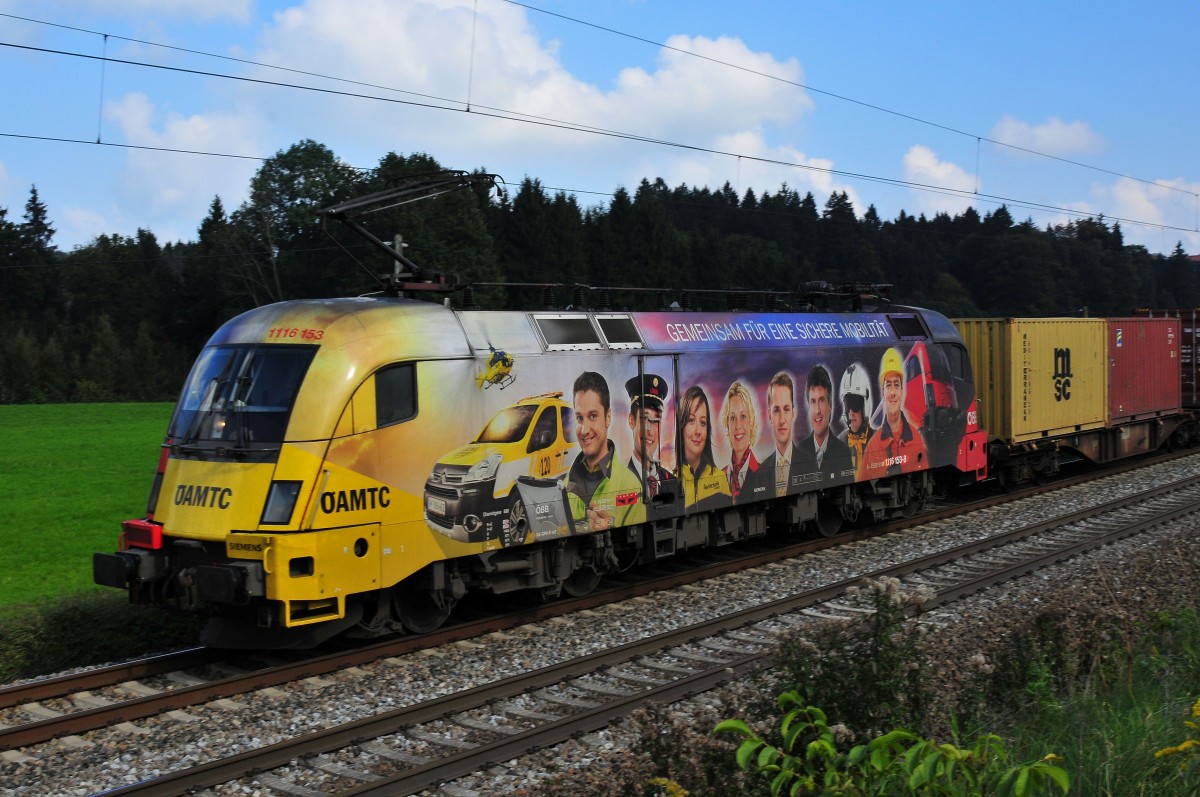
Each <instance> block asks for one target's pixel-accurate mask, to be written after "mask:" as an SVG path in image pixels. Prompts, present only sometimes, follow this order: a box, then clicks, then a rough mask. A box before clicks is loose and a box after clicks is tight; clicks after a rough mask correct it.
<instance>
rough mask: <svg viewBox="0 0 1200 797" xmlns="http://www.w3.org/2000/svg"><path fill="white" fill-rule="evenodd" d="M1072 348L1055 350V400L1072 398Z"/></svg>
mask: <svg viewBox="0 0 1200 797" xmlns="http://www.w3.org/2000/svg"><path fill="white" fill-rule="evenodd" d="M1072 376H1074V374H1072V373H1071V350H1070V349H1069V348H1065V349H1055V350H1054V400H1055V401H1070V400H1071V377H1072Z"/></svg>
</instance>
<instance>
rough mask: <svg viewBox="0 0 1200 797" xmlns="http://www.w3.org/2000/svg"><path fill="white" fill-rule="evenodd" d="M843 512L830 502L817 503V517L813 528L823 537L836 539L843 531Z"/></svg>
mask: <svg viewBox="0 0 1200 797" xmlns="http://www.w3.org/2000/svg"><path fill="white" fill-rule="evenodd" d="M842 520H843V518H842V511H841V509H839V508H838V507H836V506H834V505H833V504H831V503H830V502H829V501H821V500H818V501H817V516H816V517H815V518H813V526H815V527H816V529H817V532H818V533H819V534H820V535H821V536H822V537H834V536H836V535H837V533H838V532H839V531H841V530H842Z"/></svg>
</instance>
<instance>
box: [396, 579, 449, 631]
mask: <svg viewBox="0 0 1200 797" xmlns="http://www.w3.org/2000/svg"><path fill="white" fill-rule="evenodd" d="M392 605H393V606H394V608H395V611H396V615H397V617H398V618H399V620H400V624H401V625H403V626H404V630H406V631H408V632H409V633H411V634H428V633H429V632H431V631H436V630H438V629H439V628H441V627H442V624H443V623H445V622H446V619H447V618H448V617H450V610H451V609H452V608H454V601H453V600H450V599H449V598H447V597H446V595H445V594H444V593H443V592H441V591H440V590H422V589H409V590H404V591H403V592H397V593H396V595H395V597H394V598H393V604H392Z"/></svg>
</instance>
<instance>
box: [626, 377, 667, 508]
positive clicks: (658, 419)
mask: <svg viewBox="0 0 1200 797" xmlns="http://www.w3.org/2000/svg"><path fill="white" fill-rule="evenodd" d="M625 392H626V393H628V394H629V429H630V431H632V432H633V456H632V457H630V458H629V469H630V470H631V471H633V473H634V475H636V476H637V477H638V480H639V481H642V482H643V483H644V484H645V485H646V495H647V497H649V498H653V497H654V496H656V495H658V494H659V492H660V491H661V490H662V489H663V482H665V481H670V480H671V479H674V478H675V474H673V473H672V472H671V471H670V470H668V469H667V468H666V467H664V466H663V464H662V461H661V459H660V451H659V445H660V442H661V439H662V418H663V409H664V407H665V406H666V400H667V380H665V379H663V378H662V377H661V376H659V375H657V374H642V375H641V376H635V377H633V378H632V379H630V380H629V381H627V382H626V383H625Z"/></svg>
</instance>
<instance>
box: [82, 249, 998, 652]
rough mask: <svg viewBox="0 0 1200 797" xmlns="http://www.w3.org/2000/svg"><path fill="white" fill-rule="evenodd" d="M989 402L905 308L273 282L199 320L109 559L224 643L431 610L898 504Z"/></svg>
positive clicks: (962, 456)
mask: <svg viewBox="0 0 1200 797" xmlns="http://www.w3.org/2000/svg"><path fill="white" fill-rule="evenodd" d="M376 243H377V244H378V245H380V246H381V247H383V248H385V249H387V250H388V251H389V252H390V253H391V256H393V257H394V258H395V259H396V260H397V262H404V263H407V261H406V260H404V258H403V256H402V255H401V254H399V253H398V252H395V251H394V250H392V249H391V248H390V247H388V245H386V244H383V243H382V242H378V241H377V240H376ZM414 273H415V272H414V271H410V272H408V274H409V276H408V277H405V278H403V279H402V278H400V277H397V278H395V279H394V280H393V281H392V282H393V284H394V285H400V286H401V287H402V288H403V287H411V286H413V285H415V284H416V282H405V281H404V280H405V279H411V277H412V274H414ZM427 283H428V280H426V281H424V282H423V284H427ZM404 292H405V291H404V290H394V291H392V293H394V294H400V293H404ZM851 377H853V378H852V379H851ZM851 383H853V387H852V388H851V387H850V385H851ZM834 385H841V386H842V388H841V389H840V390H836V391H835V389H834ZM851 394H852V395H853V396H854V397H855V398H854V399H852V400H850V401H851V403H853V404H854V407H856V408H857V412H859V413H861V412H862V411H863V410H864V408H865V411H866V415H867V416H870V417H869V418H868V421H867V422H868V424H869V427H870V428H869V429H868V430H867V431H868V432H869V434H868V435H867V437H869V438H870V439H869V440H867V441H866V442H865V445H861V446H859V447H858V448H854V449H853V450H852V449H851V447H850V446H848V445H847V444H846V443H845V442H842V439H841V438H844V437H845V435H844V434H842V433H843V432H844V431H845V429H844V427H845V426H846V424H847V421H846V420H845V418H846V412H845V407H846V406H849V404H848V403H847V398H846V396H848V395H851ZM843 405H845V406H843ZM870 408H874V412H873V413H872V411H871V409H870ZM977 418H978V412H977V404H976V399H975V386H974V381H973V377H972V374H971V368H970V360H969V358H968V357H967V356H966V352H965V349H964V348H963V342H962V339H961V337H960V336H959V333H958V332H957V331H956V329H955V327H954V325H953V324H952V323H951V322H950V321H949V320H947V319H946V318H945V317H943V316H941V315H940V314H938V313H934V312H930V311H927V310H921V309H916V308H909V307H900V306H889V307H886V308H884V309H880V310H874V311H857V312H848V313H837V312H772V311H767V310H762V311H753V310H749V311H748V310H738V311H729V312H678V311H670V310H662V311H656V312H616V311H604V310H589V311H581V310H545V311H540V312H513V311H486V310H470V309H466V310H460V309H454V308H451V307H450V306H449V303H448V302H447V303H445V304H438V303H434V302H430V301H423V300H417V299H413V298H406V297H404V296H400V295H379V296H369V297H359V298H343V299H329V300H314V301H289V302H282V303H279V304H274V305H269V306H265V307H259V308H257V309H254V310H251V311H249V312H247V313H244V314H242V315H240V316H238V317H236V318H234V319H232V320H230V321H228V322H227V323H226V324H224V325H223V326H222V327H221V328H220V329H219V330H217V332H216V333H215V334H214V335H213V337H212V338H211V340H210V341H209V342H208V344H207V345H206V346H205V348H204V350H203V351H202V352H201V354H200V356H199V358H198V359H197V361H196V363H195V365H194V366H193V368H192V370H191V373H190V374H189V376H188V378H187V381H186V383H185V385H184V387H183V391H182V393H181V395H180V398H179V401H178V404H177V405H176V408H175V411H174V414H173V416H172V419H171V422H170V425H169V427H168V429H167V434H166V437H165V439H164V441H163V445H162V453H161V457H160V461H159V465H158V469H157V473H156V476H155V480H154V483H153V487H152V490H151V495H150V499H149V502H148V506H147V511H146V514H145V516H144V517H143V518H139V519H135V520H129V521H126V522H125V523H124V524H123V525H122V531H121V535H120V543H119V550H118V551H116V552H115V553H97V554H95V557H94V561H93V569H94V578H95V581H96V582H97V583H99V584H102V585H107V586H112V587H116V588H120V589H124V590H127V591H128V593H129V596H130V599H131V600H132V601H135V602H139V603H150V604H160V605H169V606H175V607H178V608H181V609H184V610H190V611H199V612H204V613H206V614H207V616H208V618H209V619H208V623H207V625H206V627H205V630H204V632H203V635H202V641H204V642H205V643H207V644H211V645H217V646H226V647H251V648H272V647H275V648H280V647H308V646H312V645H315V644H318V643H320V642H321V641H323V640H325V639H327V638H329V637H331V636H333V635H337V634H347V635H352V636H362V637H369V636H373V635H379V634H385V633H394V632H398V631H401V630H403V631H408V632H415V633H421V632H427V631H430V630H432V629H435V628H437V627H438V626H439V625H441V624H442V623H443V622H444V621H445V620H446V619H447V617H448V616H449V614H450V612H451V610H452V608H453V607H454V605H455V604H456V603H457V602H458V601H459V600H460V599H462V598H463V597H464V596H465V595H466V594H467V593H468V592H469V591H484V592H490V593H492V594H503V593H510V592H515V591H517V590H529V591H532V592H534V593H535V594H538V595H541V596H543V597H553V596H557V595H559V594H562V593H566V594H570V595H582V594H586V593H587V592H588V591H590V590H591V589H593V588H594V587H595V586H596V584H597V583H598V581H599V580H600V578H601V577H602V576H603V574H605V573H607V572H610V571H614V570H620V569H624V568H628V567H631V566H633V565H634V564H637V563H648V562H653V561H655V560H657V559H661V558H663V557H668V556H672V555H674V554H676V553H678V552H681V551H685V550H687V549H690V548H696V547H703V546H718V545H725V544H729V543H733V542H735V541H738V540H742V539H746V538H749V537H755V536H758V535H763V534H765V533H766V531H767V529H768V527H771V528H778V529H783V530H799V529H802V528H816V529H817V530H818V531H820V532H821V533H823V534H828V535H832V534H835V533H837V532H838V530H839V529H840V528H841V526H842V524H843V522H846V521H855V520H858V519H860V518H862V519H874V520H878V519H882V518H884V517H888V516H891V515H896V514H904V515H911V514H913V513H914V512H916V511H917V510H918V509H919V508H920V507H921V505H922V504H923V503H924V502H925V501H926V500H927V499H928V498H929V497H930V496H932V495H934V494H935V493H937V492H938V491H939V490H941V489H944V488H945V487H947V486H948V485H949V484H951V483H953V484H957V483H959V482H960V481H972V480H977V479H980V478H983V477H984V476H986V474H987V462H986V458H985V457H986V447H987V446H986V443H987V438H986V433H985V432H984V431H983V430H982V429H981V428H980V426H979V424H978V421H977Z"/></svg>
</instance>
